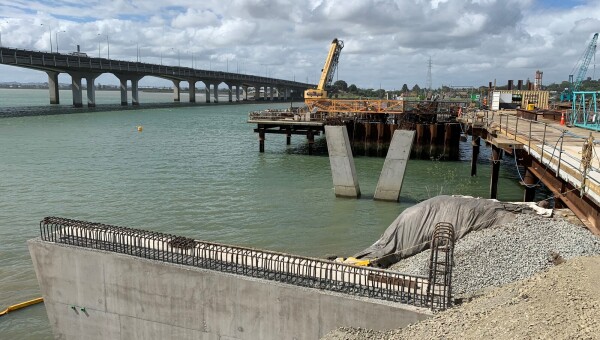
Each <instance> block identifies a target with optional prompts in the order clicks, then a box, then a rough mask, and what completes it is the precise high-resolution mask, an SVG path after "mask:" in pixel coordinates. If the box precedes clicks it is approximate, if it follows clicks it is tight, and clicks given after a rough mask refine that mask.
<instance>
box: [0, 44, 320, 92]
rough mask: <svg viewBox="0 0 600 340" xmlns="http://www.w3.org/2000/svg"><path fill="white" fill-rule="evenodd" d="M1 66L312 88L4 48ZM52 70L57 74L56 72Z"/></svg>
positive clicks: (238, 75)
mask: <svg viewBox="0 0 600 340" xmlns="http://www.w3.org/2000/svg"><path fill="white" fill-rule="evenodd" d="M0 63H1V64H7V65H17V66H24V67H31V68H39V69H42V70H43V69H49V68H52V69H54V68H59V69H60V68H76V69H77V70H79V71H88V72H100V73H103V72H128V73H140V74H143V75H154V76H162V77H167V78H175V79H183V80H185V79H186V78H197V79H199V80H209V81H210V80H221V81H223V82H235V81H242V82H244V81H246V82H250V83H256V84H269V85H271V84H272V85H279V86H289V87H298V88H308V87H311V86H313V85H311V84H304V83H299V82H295V81H291V80H285V79H276V78H267V77H261V76H255V75H249V74H241V73H231V72H223V71H212V70H202V69H195V68H191V67H184V66H167V65H157V64H149V63H143V62H130V61H123V60H116V59H105V58H95V57H92V56H88V57H85V56H74V55H69V54H61V53H47V52H41V51H30V50H21V49H15V48H6V47H0ZM54 70H55V71H56V69H54ZM77 70H74V71H77ZM63 72H66V71H63Z"/></svg>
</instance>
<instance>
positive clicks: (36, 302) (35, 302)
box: [0, 297, 44, 316]
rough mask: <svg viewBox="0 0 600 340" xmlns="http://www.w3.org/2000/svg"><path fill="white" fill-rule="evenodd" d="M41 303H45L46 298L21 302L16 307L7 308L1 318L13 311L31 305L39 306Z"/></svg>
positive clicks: (0, 313) (1, 313)
mask: <svg viewBox="0 0 600 340" xmlns="http://www.w3.org/2000/svg"><path fill="white" fill-rule="evenodd" d="M40 302H44V298H41V297H39V298H37V299H33V300H29V301H25V302H21V303H17V304H16V305H12V306H8V308H6V309H5V310H3V311H1V312H0V316H3V315H5V314H8V313H10V312H12V311H15V310H18V309H21V308H25V307H28V306H31V305H35V304H38V303H40Z"/></svg>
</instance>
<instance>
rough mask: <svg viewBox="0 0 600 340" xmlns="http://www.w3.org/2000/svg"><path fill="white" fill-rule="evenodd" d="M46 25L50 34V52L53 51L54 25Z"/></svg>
mask: <svg viewBox="0 0 600 340" xmlns="http://www.w3.org/2000/svg"><path fill="white" fill-rule="evenodd" d="M40 26H44V24H40ZM45 26H46V27H48V32H49V35H50V53H52V52H53V51H52V27H50V25H45Z"/></svg>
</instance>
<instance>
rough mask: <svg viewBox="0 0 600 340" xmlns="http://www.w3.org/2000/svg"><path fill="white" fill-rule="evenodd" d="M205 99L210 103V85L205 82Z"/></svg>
mask: <svg viewBox="0 0 600 340" xmlns="http://www.w3.org/2000/svg"><path fill="white" fill-rule="evenodd" d="M204 99H205V101H206V102H207V103H210V83H207V82H204Z"/></svg>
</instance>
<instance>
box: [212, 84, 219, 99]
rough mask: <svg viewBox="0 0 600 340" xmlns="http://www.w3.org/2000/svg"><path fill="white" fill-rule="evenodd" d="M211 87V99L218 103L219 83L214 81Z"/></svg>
mask: <svg viewBox="0 0 600 340" xmlns="http://www.w3.org/2000/svg"><path fill="white" fill-rule="evenodd" d="M213 88H214V90H213V101H214V102H215V103H218V102H219V84H218V83H214V84H213Z"/></svg>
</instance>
